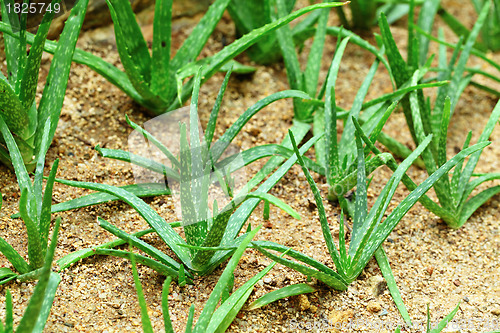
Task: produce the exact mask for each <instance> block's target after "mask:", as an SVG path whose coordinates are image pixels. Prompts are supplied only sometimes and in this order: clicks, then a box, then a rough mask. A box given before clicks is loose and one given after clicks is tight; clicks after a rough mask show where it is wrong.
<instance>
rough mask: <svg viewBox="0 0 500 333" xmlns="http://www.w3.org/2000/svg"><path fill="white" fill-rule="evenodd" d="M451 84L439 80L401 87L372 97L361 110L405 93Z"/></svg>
mask: <svg viewBox="0 0 500 333" xmlns="http://www.w3.org/2000/svg"><path fill="white" fill-rule="evenodd" d="M447 84H449V81H439V82H430V83H420V84H417V85H414V86H410V87H401V88H399V89H398V90H396V91H394V92H391V93H388V94H385V95H382V96H380V97H377V98H375V99H372V100H371V101H368V102H365V103H363V105H362V107H361V110H366V109H367V108H369V107H371V106H374V105H377V104H379V103H382V102H386V101H389V100H391V99H393V98H398V97H403V96H404V95H405V94H407V93H410V92H413V91H416V90H420V89H424V88H434V87H442V86H445V85H447Z"/></svg>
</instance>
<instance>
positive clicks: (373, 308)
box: [366, 301, 382, 313]
mask: <svg viewBox="0 0 500 333" xmlns="http://www.w3.org/2000/svg"><path fill="white" fill-rule="evenodd" d="M366 309H367V310H368V311H370V312H372V313H376V312H379V311H380V310H382V306H381V305H380V304H379V303H378V302H375V301H370V302H368V305H367V306H366Z"/></svg>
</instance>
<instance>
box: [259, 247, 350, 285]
mask: <svg viewBox="0 0 500 333" xmlns="http://www.w3.org/2000/svg"><path fill="white" fill-rule="evenodd" d="M254 245H258V246H259V247H260V248H263V249H267V250H273V251H277V252H281V253H286V255H287V256H289V257H291V258H293V259H296V260H298V261H301V262H303V263H305V264H307V265H308V266H311V267H313V268H316V269H317V270H319V271H322V272H323V273H326V274H328V275H338V274H337V273H336V272H335V271H334V270H333V269H331V268H330V267H328V266H326V265H325V264H322V263H321V262H319V261H317V260H315V259H313V258H311V257H309V256H307V255H305V254H303V253H300V252H299V251H296V250H294V249H291V248H289V247H287V246H284V245H281V244H277V243H274V242H270V241H253V242H252V246H254ZM340 279H341V280H342V281H343V282H344V283H346V282H345V281H344V280H343V279H342V278H340Z"/></svg>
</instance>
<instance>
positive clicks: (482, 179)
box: [463, 172, 500, 199]
mask: <svg viewBox="0 0 500 333" xmlns="http://www.w3.org/2000/svg"><path fill="white" fill-rule="evenodd" d="M495 179H500V173H498V172H496V173H486V174H483V175H480V176H478V177H477V178H475V179H474V180H472V181H470V182H469V183H468V184H467V187H466V190H465V192H464V194H463V196H464V197H465V198H466V199H467V198H469V196H470V195H471V194H472V192H473V191H474V190H475V189H476V187H478V186H479V185H481V184H482V183H484V182H487V181H491V180H495Z"/></svg>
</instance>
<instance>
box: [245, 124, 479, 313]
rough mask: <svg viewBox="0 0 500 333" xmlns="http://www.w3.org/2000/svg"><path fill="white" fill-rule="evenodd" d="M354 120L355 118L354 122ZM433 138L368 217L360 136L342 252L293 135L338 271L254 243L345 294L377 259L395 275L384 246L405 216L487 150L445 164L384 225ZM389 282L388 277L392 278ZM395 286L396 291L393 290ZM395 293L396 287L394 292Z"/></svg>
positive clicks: (409, 160)
mask: <svg viewBox="0 0 500 333" xmlns="http://www.w3.org/2000/svg"><path fill="white" fill-rule="evenodd" d="M352 119H353V120H354V119H355V118H352ZM431 138H432V136H431V135H429V136H428V137H427V138H425V140H424V141H423V142H422V143H421V144H420V145H419V146H418V147H417V149H416V150H415V151H414V152H413V153H412V154H411V155H410V156H409V157H408V158H407V159H405V160H404V161H403V162H402V163H401V165H400V166H399V167H398V168H397V169H396V171H395V172H394V174H393V176H392V177H391V178H390V179H389V182H388V183H387V185H386V186H385V187H384V189H383V190H382V192H381V193H380V196H379V197H378V198H377V200H376V202H375V204H374V205H373V206H372V209H371V210H370V212H368V206H367V191H366V183H367V180H366V173H365V151H364V148H363V146H362V144H361V139H360V138H359V136H357V137H356V147H357V152H358V160H357V162H358V168H357V176H358V179H357V189H356V202H355V209H354V214H353V226H352V237H351V241H350V244H349V249H347V247H346V242H345V238H344V217H343V214H341V216H340V228H339V230H340V231H339V248H340V251H339V250H337V247H336V245H335V243H334V241H333V237H332V234H331V231H330V226H329V224H328V221H327V218H326V212H325V209H324V206H323V201H322V198H321V194H320V192H319V189H318V187H317V186H316V184H315V183H314V180H313V179H312V176H311V174H310V173H309V170H308V169H307V167H306V165H305V163H304V161H303V159H302V157H301V156H300V154H299V153H298V150H297V146H296V144H295V140H294V138H293V134H292V135H291V139H292V144H293V147H294V150H295V152H296V154H297V158H298V161H299V164H300V165H301V167H302V170H303V172H304V174H305V175H306V178H307V181H308V183H309V185H310V187H311V189H312V191H313V194H314V198H315V200H316V205H317V207H318V211H319V217H320V223H321V228H322V231H323V236H324V238H325V242H326V245H327V248H328V252H329V253H330V256H331V258H332V260H333V262H334V264H335V267H336V269H337V271H336V272H335V271H334V270H332V269H331V268H329V267H327V266H326V265H324V264H322V263H320V262H318V261H316V260H314V259H313V258H310V257H308V256H306V255H304V254H301V253H299V252H297V251H294V250H291V249H289V248H287V247H286V246H283V245H279V244H276V243H273V242H263V241H256V242H253V243H252V244H253V245H254V246H255V247H256V248H257V249H259V250H260V251H261V252H262V253H263V254H265V255H266V256H268V257H269V258H271V259H272V260H275V261H276V262H278V263H281V264H283V265H285V266H288V267H290V268H293V269H295V270H297V271H299V272H302V273H304V274H306V275H308V276H311V277H315V278H317V279H318V280H320V281H323V282H324V283H326V284H327V285H329V286H330V287H332V288H335V289H337V290H345V289H347V286H348V285H349V284H350V283H352V282H353V281H354V280H355V279H356V278H357V277H358V275H359V274H360V273H361V272H362V271H363V269H364V268H365V266H366V264H367V263H368V261H369V260H370V259H371V258H372V256H373V255H375V256H376V257H377V261H378V262H379V265H380V266H381V268H382V271H383V272H384V270H386V269H387V270H389V271H390V268H388V263H387V258H386V257H385V253H384V252H383V249H382V247H381V245H382V243H383V242H384V240H385V239H386V238H387V237H388V236H389V234H390V233H391V231H392V230H393V229H394V227H396V225H397V224H398V223H399V221H400V220H401V219H402V218H403V216H404V215H405V214H406V213H407V212H408V211H409V210H410V208H411V207H413V205H414V204H415V203H416V202H417V201H418V200H419V199H420V197H421V196H422V195H423V194H424V193H425V192H427V191H428V190H429V189H430V188H431V187H432V185H433V184H434V183H436V181H438V180H439V179H440V178H441V177H442V176H443V175H446V174H447V172H448V171H449V170H450V169H451V168H452V167H453V166H455V165H456V164H458V163H460V161H462V160H463V159H464V158H465V157H466V156H468V155H470V154H471V153H474V152H475V151H478V150H479V149H482V148H484V147H485V146H486V143H479V144H476V145H474V146H472V147H470V148H467V149H465V150H463V151H462V152H460V153H459V154H457V155H456V156H455V157H453V158H452V159H451V160H449V161H448V162H446V163H445V164H443V165H442V166H441V167H440V168H439V169H438V170H437V171H436V172H435V173H434V174H433V175H431V176H430V177H429V178H427V179H426V180H425V181H424V182H423V183H422V184H420V185H419V186H418V187H417V188H416V189H415V190H414V191H412V192H411V193H410V194H409V195H408V196H407V197H406V198H405V199H404V200H403V201H402V202H401V203H400V204H399V205H398V206H397V207H396V208H395V209H394V210H393V211H392V212H391V213H390V214H389V215H388V216H387V217H386V218H385V219H384V220H383V221H382V219H383V218H384V215H385V212H386V211H387V208H388V206H389V203H390V202H391V200H392V197H393V196H394V193H395V191H396V188H397V187H398V184H399V183H400V181H401V179H402V178H403V176H404V175H405V172H406V170H408V168H409V167H410V165H411V164H412V163H413V162H414V160H415V159H416V158H417V157H418V156H419V155H420V154H422V152H423V151H424V149H425V148H426V147H427V146H428V145H429V144H430V143H431ZM268 250H274V251H278V252H281V253H284V252H285V251H288V253H287V254H288V256H290V257H292V258H294V259H296V260H298V261H300V262H303V263H305V264H307V265H309V266H311V267H309V266H305V265H303V264H300V263H297V262H294V261H292V260H289V259H285V258H280V257H278V256H277V255H275V254H273V253H271V252H269V251H268ZM384 275H386V277H387V276H388V275H387V274H384ZM388 281H390V282H391V284H392V282H393V281H394V278H393V277H392V273H391V274H389V279H388ZM393 287H394V286H393ZM391 288H392V287H391ZM392 289H393V290H391V293H392V294H393V296H394V295H395V296H394V297H395V301H396V302H397V304H398V303H399V304H398V307H399V308H400V309H401V308H402V301H400V296H399V292H396V291H395V290H396V288H392ZM401 312H402V314H403V317H404V318H405V320H406V321H407V322H408V321H409V316H408V315H407V313H406V311H405V310H403V311H401Z"/></svg>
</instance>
